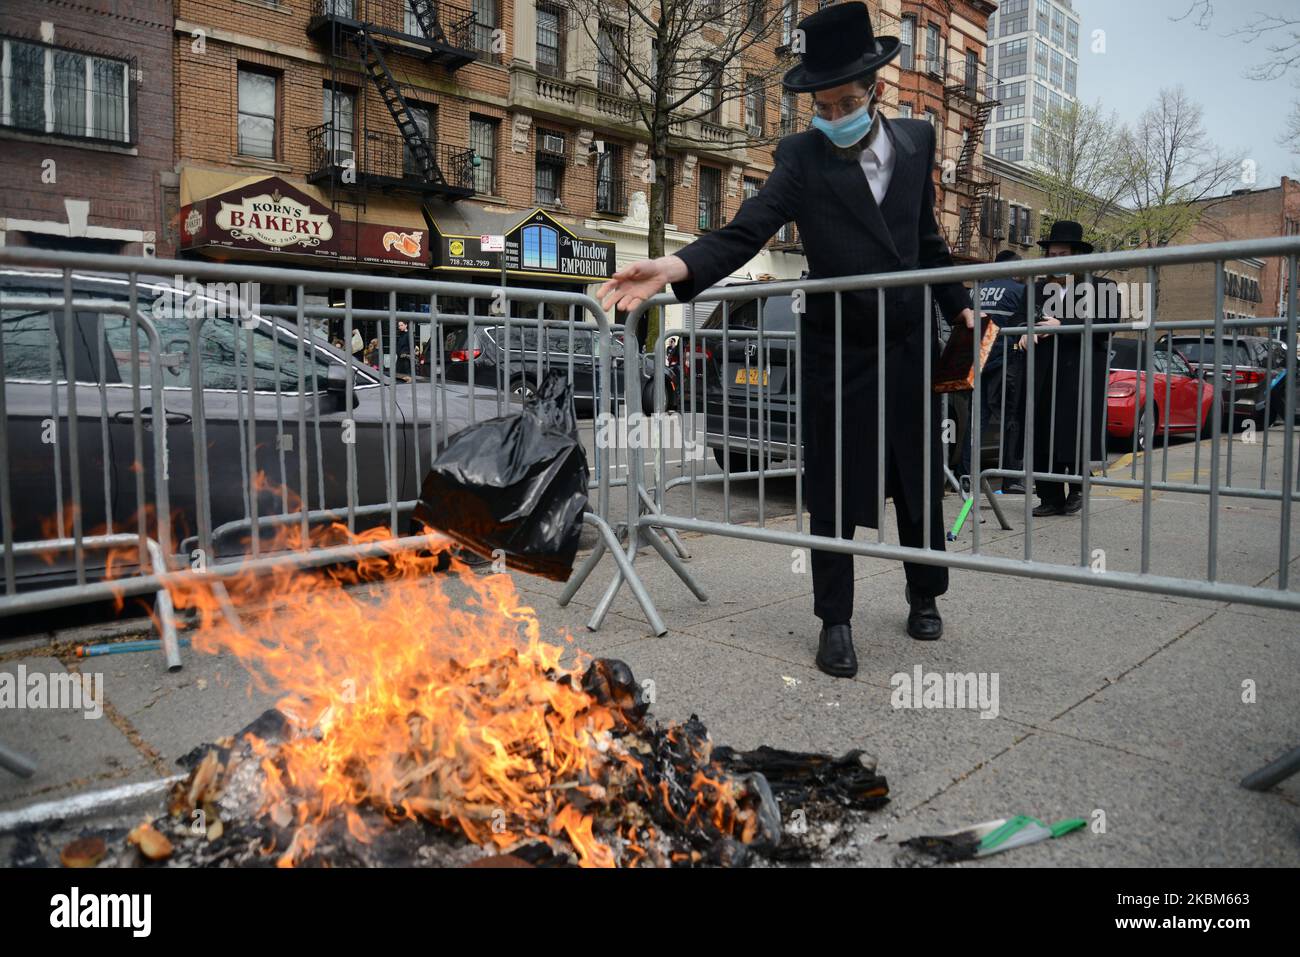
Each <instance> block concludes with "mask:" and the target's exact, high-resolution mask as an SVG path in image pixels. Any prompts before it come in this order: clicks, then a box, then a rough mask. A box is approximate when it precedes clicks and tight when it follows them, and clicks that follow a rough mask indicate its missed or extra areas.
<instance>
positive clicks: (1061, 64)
mask: <svg viewBox="0 0 1300 957" xmlns="http://www.w3.org/2000/svg"><path fill="white" fill-rule="evenodd" d="M1064 70H1065V58H1064V57H1063V56H1062V55H1061V53H1060V51H1059V50H1053V51H1052V86H1056V87H1060V86H1064V85H1065V79H1064Z"/></svg>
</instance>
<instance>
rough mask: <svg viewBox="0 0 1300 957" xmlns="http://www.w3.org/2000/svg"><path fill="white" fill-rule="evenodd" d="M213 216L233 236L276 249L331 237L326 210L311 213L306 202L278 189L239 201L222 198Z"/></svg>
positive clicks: (315, 244) (218, 226)
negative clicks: (227, 200)
mask: <svg viewBox="0 0 1300 957" xmlns="http://www.w3.org/2000/svg"><path fill="white" fill-rule="evenodd" d="M213 219H214V221H215V222H216V224H217V228H218V229H223V230H225V231H226V232H228V233H230V235H231V237H233V238H234V239H251V240H254V241H256V242H259V243H262V244H263V245H265V246H274V247H276V248H277V249H283V248H285V247H286V246H308V247H311V246H319V245H320V244H321V243H322V242H325V243H328V242H329V241H330V240H331V239H333V238H334V227H333V226H331V225H330V217H329V214H328V213H324V214H323V213H315V212H312V209H311V207H310V206H309V205H307V204H306V203H301V202H299V201H297V200H296V199H294V198H293V197H292V196H288V195H285V194H284V193H282V192H280V190H278V189H273V190H271V192H269V193H261V194H259V195H257V196H244V197H241V198H240V201H239V202H238V203H228V202H226V201H225V200H224V199H223V200H221V209H220V210H219V211H218V212H217V215H216V216H214V217H213Z"/></svg>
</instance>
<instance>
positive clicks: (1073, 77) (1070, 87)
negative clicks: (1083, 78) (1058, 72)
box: [1065, 60, 1079, 96]
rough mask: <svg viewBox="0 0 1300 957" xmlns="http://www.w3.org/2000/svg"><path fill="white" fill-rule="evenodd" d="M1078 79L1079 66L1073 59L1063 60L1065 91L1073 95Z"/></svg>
mask: <svg viewBox="0 0 1300 957" xmlns="http://www.w3.org/2000/svg"><path fill="white" fill-rule="evenodd" d="M1078 81H1079V67H1078V65H1077V64H1076V63H1075V62H1074V61H1073V60H1066V61H1065V92H1066V93H1068V94H1069V95H1070V96H1074V91H1075V88H1076V87H1077V86H1078Z"/></svg>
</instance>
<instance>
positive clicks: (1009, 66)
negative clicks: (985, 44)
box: [998, 37, 1029, 79]
mask: <svg viewBox="0 0 1300 957" xmlns="http://www.w3.org/2000/svg"><path fill="white" fill-rule="evenodd" d="M1028 57H1029V39H1028V38H1027V37H1020V38H1019V39H1018V40H1007V41H1005V42H1003V43H1002V44H1000V45H999V47H998V77H999V78H1002V79H1005V78H1006V77H1012V76H1023V75H1024V74H1025V72H1026V68H1027V67H1028Z"/></svg>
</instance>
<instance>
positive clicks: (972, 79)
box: [943, 60, 999, 259]
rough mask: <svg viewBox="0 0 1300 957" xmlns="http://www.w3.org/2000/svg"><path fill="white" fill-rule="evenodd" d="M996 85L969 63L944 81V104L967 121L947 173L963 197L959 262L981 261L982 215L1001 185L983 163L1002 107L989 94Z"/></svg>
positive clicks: (952, 69) (958, 64)
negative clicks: (988, 132)
mask: <svg viewBox="0 0 1300 957" xmlns="http://www.w3.org/2000/svg"><path fill="white" fill-rule="evenodd" d="M996 82H997V81H996V80H992V79H991V78H990V77H989V75H988V73H987V72H986V71H985V70H983V69H981V68H980V67H979V66H978V64H976V63H972V62H971V61H968V60H957V61H955V62H953V63H950V64H949V69H948V75H947V76H946V77H945V79H944V87H943V99H944V105H945V106H946V107H947V108H948V109H949V110H953V111H955V112H957V113H959V114H960V115H962V116H963V117H965V118H966V120H967V122H966V124H965V125H964V127H963V128H964V130H965V133H966V138H965V140H963V142H962V144H961V146H960V147H959V148H957V149H956V150H954V151H951V155H948V156H945V157H944V159H945V161H946V160H952V163H953V166H952V167H949V166H948V164H947V162H945V163H944V168H945V171H946V170H947V169H949V168H951V169H952V172H953V175H954V176H955V180H954V182H953V189H954V190H955V191H956V192H957V193H958V194H959V196H960V197H961V198H959V200H958V204H959V206H960V208H961V217H960V221H959V225H958V227H957V236H956V239H955V241H954V242H953V243H952V254H953V257H954V258H956V259H975V258H978V249H977V248H976V245H977V243H976V236H977V235H978V234H979V219H980V212H981V210H982V208H983V206H984V201H985V199H987V198H988V196H989V195H990V194H991V193H992V192H993V191H994V189H996V188H997V186H998V183H999V180H998V178H997V177H996V176H994V175H993V174H992V173H990V172H989V171H988V170H987V169H985V168H984V165H983V164H982V163H980V162H979V157H980V147H981V145H982V144H983V142H984V128H985V127H986V126H987V125H988V121H989V117H990V116H992V115H993V110H994V109H995V108H996V107H997V105H998V101H997V100H996V99H994V98H993V97H992V96H991V95H990V93H989V91H991V90H992V89H993V88H994V84H996Z"/></svg>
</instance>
